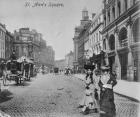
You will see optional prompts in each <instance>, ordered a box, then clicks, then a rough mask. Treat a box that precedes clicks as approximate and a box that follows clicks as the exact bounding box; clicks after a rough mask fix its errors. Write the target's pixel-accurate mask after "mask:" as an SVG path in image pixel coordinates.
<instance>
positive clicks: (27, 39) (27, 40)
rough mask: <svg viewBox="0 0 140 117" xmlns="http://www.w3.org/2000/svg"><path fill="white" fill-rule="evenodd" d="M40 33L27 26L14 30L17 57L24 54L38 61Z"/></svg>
mask: <svg viewBox="0 0 140 117" xmlns="http://www.w3.org/2000/svg"><path fill="white" fill-rule="evenodd" d="M40 38H41V35H40V33H37V31H36V30H32V31H30V29H29V28H20V29H19V31H15V32H14V50H15V52H16V55H17V57H18V58H19V57H21V56H26V57H28V58H32V59H34V61H35V62H38V61H39V60H38V56H39V52H40Z"/></svg>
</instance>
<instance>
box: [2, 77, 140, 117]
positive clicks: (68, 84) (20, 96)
mask: <svg viewBox="0 0 140 117" xmlns="http://www.w3.org/2000/svg"><path fill="white" fill-rule="evenodd" d="M83 92H84V84H83V82H82V81H81V80H79V79H76V78H75V77H72V76H64V75H54V74H46V75H42V74H38V75H37V77H35V78H32V79H31V81H30V82H26V83H25V85H24V86H16V85H14V84H10V86H9V87H8V90H6V91H5V93H3V95H4V97H1V98H0V100H1V102H0V110H2V111H4V112H5V113H7V114H9V115H10V116H11V117H99V114H96V113H90V114H89V115H83V114H82V113H80V112H81V110H80V109H77V106H78V103H79V101H80V100H81V99H82V96H83ZM115 103H116V108H117V115H116V117H138V116H137V113H138V105H139V104H138V103H137V102H134V101H132V100H130V99H127V98H125V97H121V96H119V95H117V94H115Z"/></svg>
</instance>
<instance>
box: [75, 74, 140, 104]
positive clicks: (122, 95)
mask: <svg viewBox="0 0 140 117" xmlns="http://www.w3.org/2000/svg"><path fill="white" fill-rule="evenodd" d="M73 77H75V78H78V77H76V76H73ZM78 79H79V80H81V81H83V79H81V78H78ZM114 93H115V94H117V95H119V96H121V97H125V98H128V99H129V100H131V101H134V102H137V103H140V100H138V99H135V98H133V97H130V96H127V95H124V94H121V93H118V92H115V91H114Z"/></svg>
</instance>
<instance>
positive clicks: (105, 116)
mask: <svg viewBox="0 0 140 117" xmlns="http://www.w3.org/2000/svg"><path fill="white" fill-rule="evenodd" d="M85 69H86V77H85V80H84V81H85V93H84V97H83V99H82V101H81V102H80V103H79V106H78V108H81V109H82V111H81V112H82V113H83V114H89V113H90V112H91V111H92V112H95V113H100V115H102V117H114V116H115V114H116V108H115V103H114V93H113V87H114V86H115V85H116V84H117V81H116V75H115V74H114V72H110V68H109V67H108V66H102V67H101V68H100V71H99V70H97V69H96V67H95V66H94V65H86V66H85Z"/></svg>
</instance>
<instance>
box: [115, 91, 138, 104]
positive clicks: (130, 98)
mask: <svg viewBox="0 0 140 117" xmlns="http://www.w3.org/2000/svg"><path fill="white" fill-rule="evenodd" d="M114 93H115V94H117V95H119V96H121V97H125V98H128V99H129V100H131V101H134V102H137V103H140V100H138V99H135V98H133V97H130V96H127V95H124V94H121V93H118V92H115V91H114Z"/></svg>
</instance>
